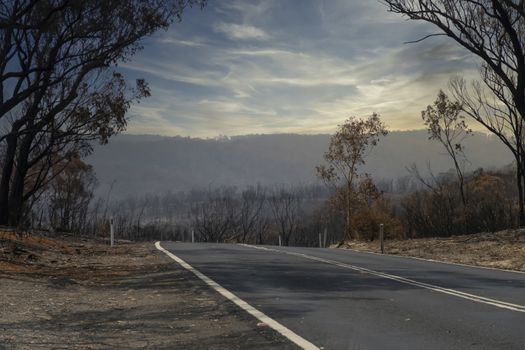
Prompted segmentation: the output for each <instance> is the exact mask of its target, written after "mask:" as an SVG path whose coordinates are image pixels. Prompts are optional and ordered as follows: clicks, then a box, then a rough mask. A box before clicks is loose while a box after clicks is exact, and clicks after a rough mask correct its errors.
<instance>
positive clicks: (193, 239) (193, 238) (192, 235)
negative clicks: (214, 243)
mask: <svg viewBox="0 0 525 350" xmlns="http://www.w3.org/2000/svg"><path fill="white" fill-rule="evenodd" d="M191 243H195V230H194V229H191Z"/></svg>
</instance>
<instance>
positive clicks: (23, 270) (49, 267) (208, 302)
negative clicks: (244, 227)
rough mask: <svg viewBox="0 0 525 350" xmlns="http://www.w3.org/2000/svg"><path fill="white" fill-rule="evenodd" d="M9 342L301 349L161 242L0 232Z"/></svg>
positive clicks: (2, 325)
mask: <svg viewBox="0 0 525 350" xmlns="http://www.w3.org/2000/svg"><path fill="white" fill-rule="evenodd" d="M0 296H1V297H0V349H1V350H4V349H133V348H147V349H190V350H191V349H246V348H250V349H268V348H272V349H296V347H295V346H293V345H291V344H290V343H289V342H288V341H287V340H285V339H284V338H283V337H282V336H280V335H279V334H277V333H276V332H274V331H273V330H271V329H269V328H268V327H267V326H265V325H260V324H258V322H257V320H255V319H254V318H253V317H251V316H249V315H247V314H246V313H245V312H244V311H241V310H240V309H239V308H238V307H237V306H235V305H233V304H232V303H230V302H229V301H227V300H226V299H224V298H223V297H222V296H220V295H219V294H217V293H216V292H214V291H212V290H211V289H210V288H209V287H207V286H206V285H205V284H204V283H203V282H201V281H200V280H198V279H197V278H196V277H194V275H193V274H191V273H190V272H188V271H186V270H184V269H182V268H181V267H180V266H179V265H178V264H176V263H175V262H173V261H172V260H171V259H169V258H168V257H166V256H165V255H164V254H162V253H160V252H158V251H157V250H156V249H155V247H154V245H153V244H152V243H140V244H138V243H130V242H127V243H123V242H120V243H119V244H118V245H117V246H116V247H115V248H113V249H111V248H109V247H108V246H106V245H103V244H101V243H95V242H93V241H91V240H87V239H84V240H81V239H77V238H71V237H61V238H60V239H52V238H47V237H43V236H38V235H18V234H15V233H12V232H0Z"/></svg>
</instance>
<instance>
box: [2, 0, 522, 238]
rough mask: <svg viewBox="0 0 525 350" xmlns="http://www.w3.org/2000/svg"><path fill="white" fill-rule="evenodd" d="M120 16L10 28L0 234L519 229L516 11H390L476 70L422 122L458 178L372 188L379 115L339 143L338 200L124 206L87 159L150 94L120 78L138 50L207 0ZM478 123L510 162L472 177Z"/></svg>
mask: <svg viewBox="0 0 525 350" xmlns="http://www.w3.org/2000/svg"><path fill="white" fill-rule="evenodd" d="M125 3H126V4H127V5H128V6H120V5H121V2H99V1H86V2H83V3H82V4H81V5H80V4H79V5H78V6H73V5H64V6H59V2H52V1H51V2H30V1H29V2H28V1H20V2H14V3H13V5H11V6H5V8H4V10H3V11H4V12H5V13H1V14H0V15H1V16H2V18H3V19H4V21H3V22H2V23H3V24H2V25H3V26H4V27H5V28H3V30H2V32H1V35H2V40H1V42H2V43H3V44H2V45H4V46H2V47H0V55H1V57H0V58H2V60H3V62H6V63H9V64H4V65H2V67H0V68H1V70H0V78H1V80H2V84H3V85H2V86H3V87H4V88H5V89H4V99H3V100H2V101H1V103H0V112H1V114H0V118H1V121H2V127H3V130H5V132H4V133H3V134H2V135H1V137H0V152H1V157H0V168H1V172H0V173H1V174H0V225H4V226H10V227H15V228H18V229H25V230H36V231H39V232H73V233H74V234H77V235H83V236H86V237H107V236H108V235H109V230H110V227H109V222H110V221H111V220H112V221H113V223H114V229H115V234H116V236H117V237H118V238H120V239H129V240H137V241H145V240H153V239H160V240H168V239H170V240H180V241H192V240H195V241H200V242H243V243H257V244H283V245H302V246H319V245H322V246H325V245H330V244H337V243H341V242H344V241H351V240H360V241H373V240H375V239H377V235H378V231H379V225H380V224H384V226H385V233H386V238H387V239H406V238H419V237H451V236H456V235H465V234H473V233H478V232H496V231H499V230H506V229H515V228H519V227H522V226H523V224H524V220H525V211H524V206H525V204H524V202H525V201H524V198H525V194H524V190H523V188H524V185H525V184H524V179H525V161H524V158H523V157H524V154H525V145H524V140H523V137H522V133H523V131H524V130H525V128H524V125H523V121H524V118H525V97H524V96H525V94H523V91H524V90H525V64H523V62H524V54H523V52H525V48H524V47H523V41H522V40H521V39H520V38H521V37H523V34H524V33H523V28H525V27H524V21H525V19H524V13H523V7H522V6H518V5H516V4H515V2H513V1H502V2H494V1H493V2H487V4H486V6H485V5H482V4H480V3H479V2H478V1H469V0H465V1H461V2H456V1H449V0H425V1H412V0H410V1H408V0H387V1H385V3H386V4H388V5H389V9H390V11H391V12H394V13H399V14H401V15H404V16H406V17H408V18H409V19H411V20H419V21H426V22H429V23H431V24H433V25H434V26H435V27H436V28H437V30H438V31H439V32H438V33H436V34H435V35H430V36H428V37H423V38H421V39H420V40H429V38H430V37H432V36H448V37H449V38H451V39H452V40H454V41H456V42H457V43H458V44H459V45H461V46H462V47H464V48H465V49H466V50H467V51H469V52H471V53H472V54H473V57H475V58H476V59H479V62H480V68H481V69H480V77H479V81H475V82H471V83H469V82H466V81H465V80H464V79H463V78H460V77H459V78H458V77H454V78H452V79H451V81H450V84H449V86H448V87H446V88H445V87H443V90H440V91H439V92H438V94H437V97H436V100H435V101H434V102H431V101H429V106H428V107H426V108H425V109H424V110H423V111H422V114H421V116H422V126H424V127H426V128H427V130H428V133H429V142H438V143H440V144H441V145H442V146H443V151H444V153H445V154H447V155H448V156H449V157H450V160H451V170H450V171H448V172H445V173H438V174H435V173H434V172H432V170H431V164H429V165H428V168H427V169H418V168H417V167H415V166H413V167H409V168H408V169H407V176H406V177H404V178H397V179H377V178H374V174H366V172H365V171H364V170H363V169H364V166H365V165H366V158H367V156H368V155H369V154H370V152H373V151H374V146H375V145H376V144H377V143H379V142H381V139H382V138H384V137H388V135H387V133H388V130H387V127H386V125H385V124H384V123H383V121H382V120H381V118H380V116H379V115H377V114H375V113H371V114H370V116H369V117H368V118H359V117H350V118H349V119H347V120H346V121H345V122H344V123H343V124H341V125H340V126H339V128H338V130H337V131H336V133H335V134H334V135H333V137H332V139H331V142H330V145H329V148H328V150H327V151H326V153H325V155H324V159H325V163H324V164H319V166H318V167H317V169H315V170H316V171H317V174H318V175H319V179H320V180H322V181H323V182H325V183H326V185H327V186H324V185H319V184H314V185H301V186H299V185H297V186H270V187H264V186H260V185H257V184H253V186H251V187H246V188H236V187H224V186H209V187H206V188H197V189H194V190H191V191H187V192H177V193H170V192H167V193H165V194H162V195H158V194H157V195H153V194H151V195H148V194H142V195H137V196H134V197H129V198H126V199H119V200H113V199H112V198H111V189H110V190H109V191H108V193H107V195H106V196H105V197H104V198H94V189H95V188H96V186H97V179H96V175H95V171H94V169H93V168H92V167H91V166H90V165H88V164H85V163H84V161H83V158H84V157H85V156H86V155H87V154H89V153H90V152H91V151H92V145H93V142H100V143H106V142H108V141H109V139H110V137H111V136H113V135H115V134H117V133H119V132H121V131H122V130H124V129H125V127H126V112H127V111H128V109H129V108H130V106H131V104H132V103H136V102H138V101H139V100H141V99H143V98H146V97H148V96H149V94H150V91H149V89H148V86H147V83H146V82H145V81H144V80H141V79H138V80H136V81H135V83H134V84H131V85H132V86H130V83H129V81H127V80H126V79H125V77H123V76H122V75H121V74H120V73H119V72H118V69H117V64H119V63H121V62H125V61H127V60H129V59H131V58H132V56H133V55H134V54H135V53H136V52H137V50H140V49H141V47H140V40H141V39H142V38H144V37H147V36H149V35H151V34H152V33H154V32H156V31H158V30H161V29H165V28H167V27H168V26H169V25H170V24H171V23H172V22H173V21H176V20H179V19H180V18H181V15H182V13H183V10H184V9H185V8H187V7H189V6H192V5H194V6H204V4H205V1H191V0H188V1H175V2H172V1H147V2H135V1H129V2H125ZM117 5H118V6H117ZM108 18H110V19H111V20H108ZM88 24H89V25H88ZM416 41H419V40H416ZM13 87H14V88H13ZM423 108H424V106H422V109H423ZM473 122H475V123H476V125H481V126H483V127H484V128H485V129H486V131H487V132H490V133H492V134H494V135H496V137H497V138H498V139H500V140H501V142H502V143H503V144H505V145H506V146H507V148H508V149H509V151H510V152H512V154H513V155H514V158H515V162H514V163H513V164H509V166H508V167H506V168H504V169H499V170H498V169H488V170H487V169H476V168H472V167H471V165H470V162H469V160H468V153H469V150H468V149H466V148H465V147H464V145H463V141H464V140H465V139H466V138H468V137H472V136H471V129H470V127H469V124H470V123H473ZM276 171H278V170H276ZM312 171H314V169H312Z"/></svg>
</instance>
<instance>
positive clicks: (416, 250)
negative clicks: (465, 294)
mask: <svg viewBox="0 0 525 350" xmlns="http://www.w3.org/2000/svg"><path fill="white" fill-rule="evenodd" d="M340 248H347V249H354V250H359V251H370V252H379V242H378V241H373V242H345V243H344V244H343V245H341V246H340ZM385 250H386V253H388V254H393V255H404V256H411V257H418V258H425V259H433V260H439V261H446V262H454V263H461V264H467V265H476V266H485V267H495V268H501V269H509V270H517V271H525V230H524V229H520V230H505V231H500V232H496V233H478V234H473V235H464V236H455V237H449V238H418V239H405V240H388V241H386V242H385Z"/></svg>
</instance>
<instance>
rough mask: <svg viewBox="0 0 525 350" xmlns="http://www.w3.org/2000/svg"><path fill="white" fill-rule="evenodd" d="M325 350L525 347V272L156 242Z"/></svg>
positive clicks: (337, 253) (315, 251)
mask: <svg viewBox="0 0 525 350" xmlns="http://www.w3.org/2000/svg"><path fill="white" fill-rule="evenodd" d="M162 246H163V247H164V248H165V249H167V250H169V251H170V252H172V253H173V254H175V255H176V256H178V257H179V258H181V259H183V260H185V261H186V262H187V263H189V264H190V265H192V266H193V267H194V268H196V269H197V270H199V271H200V272H202V273H203V274H205V275H206V276H208V277H209V278H211V279H213V280H214V281H215V282H217V283H219V284H220V285H222V286H223V287H224V288H226V289H228V290H229V291H231V292H232V293H234V294H235V295H237V296H238V297H240V298H241V299H243V300H245V301H246V302H248V303H249V304H251V305H252V306H254V307H255V308H257V309H259V310H260V311H262V312H263V313H265V314H266V315H268V316H270V317H271V318H273V319H275V320H276V321H278V322H280V323H281V324H283V325H284V326H286V327H287V328H289V329H290V330H292V331H293V332H295V333H296V334H298V335H300V336H301V337H303V338H305V339H307V340H308V341H310V342H312V343H313V344H315V345H316V346H318V347H320V348H325V349H425V350H431V349H439V350H442V349H525V274H524V273H515V272H506V271H501V270H490V269H483V268H476V267H467V266H459V265H451V264H443V263H438V262H429V261H423V260H416V259H410V258H402V257H396V256H388V255H385V256H383V255H377V254H371V253H359V252H354V251H349V250H339V249H319V248H295V247H274V246H266V247H255V246H242V245H231V244H205V243H197V244H191V243H174V242H162Z"/></svg>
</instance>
